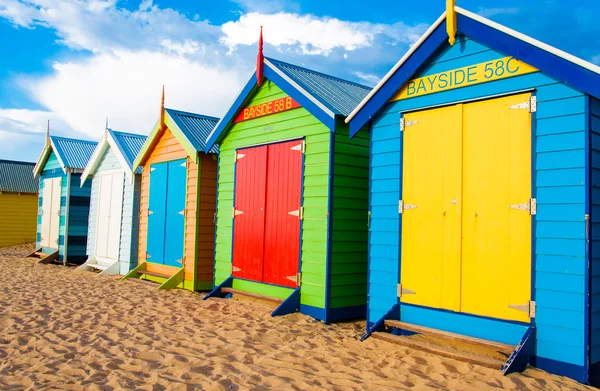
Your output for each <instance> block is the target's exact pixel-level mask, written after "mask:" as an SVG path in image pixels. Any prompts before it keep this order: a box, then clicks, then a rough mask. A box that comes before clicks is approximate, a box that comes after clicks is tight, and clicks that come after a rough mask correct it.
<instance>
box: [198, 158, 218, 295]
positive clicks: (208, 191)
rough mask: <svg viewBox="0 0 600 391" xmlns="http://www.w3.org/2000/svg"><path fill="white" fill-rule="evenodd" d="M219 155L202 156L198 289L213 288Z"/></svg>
mask: <svg viewBox="0 0 600 391" xmlns="http://www.w3.org/2000/svg"><path fill="white" fill-rule="evenodd" d="M217 167H218V164H217V155H214V154H211V155H205V154H202V155H201V161H200V172H201V174H200V194H199V199H200V205H199V206H200V207H199V210H198V263H197V269H196V277H197V279H196V289H198V290H209V289H211V288H212V279H213V268H214V259H215V222H214V218H215V212H216V207H217V205H216V204H217Z"/></svg>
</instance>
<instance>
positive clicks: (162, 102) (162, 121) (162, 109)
mask: <svg viewBox="0 0 600 391" xmlns="http://www.w3.org/2000/svg"><path fill="white" fill-rule="evenodd" d="M164 126H165V85H164V84H163V86H162V94H161V97H160V127H161V129H162V128H163V127H164Z"/></svg>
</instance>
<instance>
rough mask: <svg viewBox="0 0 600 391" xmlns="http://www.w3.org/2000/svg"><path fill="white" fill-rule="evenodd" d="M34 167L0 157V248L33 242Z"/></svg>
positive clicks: (36, 201) (36, 184)
mask: <svg viewBox="0 0 600 391" xmlns="http://www.w3.org/2000/svg"><path fill="white" fill-rule="evenodd" d="M34 166H35V163H27V162H16V161H12V160H0V216H2V217H1V218H0V247H6V246H14V245H17V244H23V243H32V242H35V229H36V224H35V220H36V215H37V204H38V197H37V195H38V187H39V182H38V181H37V179H36V178H35V177H34V176H33V172H32V170H33V167H34Z"/></svg>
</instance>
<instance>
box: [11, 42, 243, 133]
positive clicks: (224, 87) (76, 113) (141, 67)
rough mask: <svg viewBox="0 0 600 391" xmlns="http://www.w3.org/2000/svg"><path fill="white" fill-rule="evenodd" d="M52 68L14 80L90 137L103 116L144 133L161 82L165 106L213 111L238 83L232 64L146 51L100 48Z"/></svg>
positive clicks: (224, 104) (230, 97)
mask: <svg viewBox="0 0 600 391" xmlns="http://www.w3.org/2000/svg"><path fill="white" fill-rule="evenodd" d="M54 70H55V73H54V74H53V75H51V76H48V77H45V78H41V79H30V78H25V79H22V80H21V81H20V83H21V85H22V86H23V87H25V88H26V89H27V90H28V91H30V93H31V94H32V96H33V97H34V98H35V99H36V100H37V101H38V102H39V103H40V104H42V105H43V106H45V107H47V108H48V109H49V110H50V111H51V112H53V113H55V114H56V115H57V116H58V117H60V118H64V119H65V121H66V122H67V124H68V126H69V127H70V128H72V129H76V130H78V131H79V132H82V133H85V134H86V135H88V137H96V138H97V137H98V135H99V134H101V132H102V131H103V129H104V123H105V119H106V117H108V118H109V124H110V127H111V128H114V129H117V130H124V131H131V132H136V133H149V132H150V130H152V126H153V125H154V124H155V122H156V120H157V119H158V108H159V104H160V90H161V85H163V84H164V85H165V89H166V106H167V107H173V108H176V109H179V110H184V111H191V112H195V113H201V114H209V115H215V116H220V115H222V114H223V112H224V109H225V108H226V107H228V105H229V104H230V103H231V101H232V100H233V98H234V95H235V93H237V92H238V90H239V86H240V85H241V84H242V77H241V76H240V74H239V73H238V72H237V71H235V70H231V69H219V68H217V67H214V66H210V67H209V66H205V65H203V64H201V63H198V62H193V61H190V60H188V59H186V58H185V57H177V56H172V55H168V54H164V53H157V52H150V51H141V52H118V53H116V54H100V55H96V56H93V57H91V58H90V59H88V60H86V61H84V62H78V63H56V64H55V65H54ZM244 81H245V80H244Z"/></svg>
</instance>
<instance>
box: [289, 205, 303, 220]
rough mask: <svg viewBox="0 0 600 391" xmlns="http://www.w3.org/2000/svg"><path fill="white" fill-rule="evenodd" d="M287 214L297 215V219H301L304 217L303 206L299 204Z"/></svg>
mask: <svg viewBox="0 0 600 391" xmlns="http://www.w3.org/2000/svg"><path fill="white" fill-rule="evenodd" d="M288 214H289V215H292V216H296V217H298V220H303V219H304V207H303V206H301V207H300V209H296V210H293V211H291V212H288Z"/></svg>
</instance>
